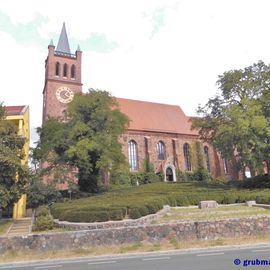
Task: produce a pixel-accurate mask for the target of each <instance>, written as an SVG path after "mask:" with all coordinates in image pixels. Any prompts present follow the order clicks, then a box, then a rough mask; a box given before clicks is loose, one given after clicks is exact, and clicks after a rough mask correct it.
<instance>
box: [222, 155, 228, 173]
mask: <svg viewBox="0 0 270 270" xmlns="http://www.w3.org/2000/svg"><path fill="white" fill-rule="evenodd" d="M223 166H224V173H225V174H228V161H227V159H226V158H224V159H223Z"/></svg>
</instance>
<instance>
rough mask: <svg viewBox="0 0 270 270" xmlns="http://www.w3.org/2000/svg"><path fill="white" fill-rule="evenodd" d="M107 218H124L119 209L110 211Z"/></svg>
mask: <svg viewBox="0 0 270 270" xmlns="http://www.w3.org/2000/svg"><path fill="white" fill-rule="evenodd" d="M109 216H110V220H122V219H123V218H124V216H123V211H122V210H121V209H118V210H112V211H110V212H109Z"/></svg>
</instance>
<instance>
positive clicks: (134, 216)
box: [129, 208, 141, 219]
mask: <svg viewBox="0 0 270 270" xmlns="http://www.w3.org/2000/svg"><path fill="white" fill-rule="evenodd" d="M129 217H130V218H131V219H137V218H140V217H141V213H140V211H139V209H138V208H131V209H130V210H129Z"/></svg>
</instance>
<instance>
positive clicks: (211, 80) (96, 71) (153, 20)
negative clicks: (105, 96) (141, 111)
mask: <svg viewBox="0 0 270 270" xmlns="http://www.w3.org/2000/svg"><path fill="white" fill-rule="evenodd" d="M269 10H270V1H269V0H203V1H202V0H88V1H85V0H76V1H70V0H65V1H64V0H58V1H55V0H54V1H53V0H46V1H37V0H24V1H19V0H9V1H6V0H0V49H1V56H0V74H1V75H0V102H4V105H7V106H8V105H29V107H30V126H31V142H32V143H33V142H34V141H36V140H37V139H38V138H37V135H36V133H35V129H36V128H37V127H39V126H41V121H42V90H43V86H44V76H45V68H44V67H45V65H44V61H45V59H46V57H47V53H48V45H49V44H50V41H51V39H53V42H54V45H55V46H56V45H57V42H58V38H59V35H60V32H61V28H62V24H63V22H65V24H66V29H67V33H68V37H69V42H70V47H71V52H72V53H74V52H75V50H76V49H77V46H78V44H79V45H80V48H81V50H82V51H83V59H82V82H83V92H87V90H88V89H89V88H98V89H102V90H106V91H109V92H110V93H111V94H112V95H113V96H116V97H122V98H130V99H137V100H145V101H152V102H159V103H166V104H173V105H179V106H180V107H181V108H182V109H183V111H184V112H185V113H186V115H190V116H193V115H196V109H197V107H198V105H199V104H205V103H206V102H207V100H208V99H209V98H210V97H212V96H213V95H215V93H216V92H217V90H218V87H217V85H216V81H217V80H218V76H219V75H222V74H223V73H224V72H225V71H229V70H232V69H240V68H244V67H247V66H250V65H252V64H253V63H255V62H258V61H259V60H262V61H264V62H265V63H266V64H268V63H269V62H270V30H269V29H270V16H269Z"/></svg>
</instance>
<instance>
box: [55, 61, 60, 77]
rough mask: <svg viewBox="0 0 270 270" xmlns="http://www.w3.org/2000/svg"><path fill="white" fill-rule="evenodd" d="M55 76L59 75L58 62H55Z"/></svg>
mask: <svg viewBox="0 0 270 270" xmlns="http://www.w3.org/2000/svg"><path fill="white" fill-rule="evenodd" d="M55 76H60V63H59V62H57V63H56V64H55Z"/></svg>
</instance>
